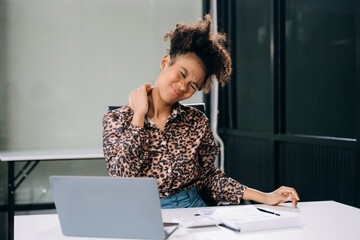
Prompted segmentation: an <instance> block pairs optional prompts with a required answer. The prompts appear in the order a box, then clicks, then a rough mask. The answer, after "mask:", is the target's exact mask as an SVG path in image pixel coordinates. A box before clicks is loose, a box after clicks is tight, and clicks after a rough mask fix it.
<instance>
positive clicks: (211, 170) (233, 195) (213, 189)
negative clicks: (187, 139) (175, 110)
mask: <svg viewBox="0 0 360 240" xmlns="http://www.w3.org/2000/svg"><path fill="white" fill-rule="evenodd" d="M204 128H205V131H204V135H203V137H202V139H201V144H200V146H199V151H198V153H199V158H200V162H201V165H202V168H201V169H202V170H201V176H202V185H203V186H204V187H205V190H206V191H207V192H209V193H210V195H211V197H212V198H213V199H214V200H215V201H217V202H219V201H229V202H231V203H233V204H239V203H240V201H241V199H242V196H243V194H244V191H245V189H246V186H244V185H242V184H241V183H239V182H238V181H236V180H234V179H232V178H229V177H227V176H226V174H225V173H224V172H222V171H221V170H220V169H218V168H216V167H215V165H214V161H215V158H216V157H217V155H218V154H219V148H218V146H216V144H215V141H214V137H213V134H212V131H211V127H210V124H209V121H208V120H206V121H205V126H204Z"/></svg>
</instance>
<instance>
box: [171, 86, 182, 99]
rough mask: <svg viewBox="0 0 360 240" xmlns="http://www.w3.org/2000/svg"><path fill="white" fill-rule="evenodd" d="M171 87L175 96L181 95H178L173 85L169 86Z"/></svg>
mask: <svg viewBox="0 0 360 240" xmlns="http://www.w3.org/2000/svg"><path fill="white" fill-rule="evenodd" d="M171 89H172V90H173V93H174V94H175V95H176V96H177V97H181V95H180V94H179V93H178V92H177V91H176V90H175V89H174V88H173V87H171Z"/></svg>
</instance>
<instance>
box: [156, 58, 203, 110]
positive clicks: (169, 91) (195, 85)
mask: <svg viewBox="0 0 360 240" xmlns="http://www.w3.org/2000/svg"><path fill="white" fill-rule="evenodd" d="M160 67H161V69H162V70H161V72H160V74H159V76H158V78H157V80H156V83H155V86H154V87H157V88H158V89H159V95H160V98H161V100H162V101H164V103H166V104H168V105H171V106H172V105H174V104H175V103H177V102H179V101H183V100H185V99H188V98H190V97H191V96H192V95H194V93H195V92H196V91H197V90H198V89H199V87H200V86H201V85H202V83H203V81H204V78H205V68H204V65H203V63H202V61H201V60H200V58H199V57H197V56H196V55H195V54H194V53H187V54H185V55H180V56H177V57H176V58H175V59H171V58H170V56H169V55H166V56H165V57H164V58H163V59H162V61H161V64H160Z"/></svg>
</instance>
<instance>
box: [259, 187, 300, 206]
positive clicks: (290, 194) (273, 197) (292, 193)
mask: <svg viewBox="0 0 360 240" xmlns="http://www.w3.org/2000/svg"><path fill="white" fill-rule="evenodd" d="M266 195H267V196H266V198H267V200H266V202H265V203H266V204H269V205H279V204H280V203H283V202H288V201H291V202H292V206H293V207H294V208H295V207H296V206H297V203H298V201H299V200H300V198H299V196H298V194H297V192H296V190H295V189H294V188H291V187H284V186H283V187H280V188H278V189H276V190H275V191H273V192H271V193H267V194H266Z"/></svg>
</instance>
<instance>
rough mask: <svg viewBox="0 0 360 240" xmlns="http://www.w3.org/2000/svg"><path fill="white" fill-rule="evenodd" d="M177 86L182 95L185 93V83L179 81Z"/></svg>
mask: <svg viewBox="0 0 360 240" xmlns="http://www.w3.org/2000/svg"><path fill="white" fill-rule="evenodd" d="M179 86H180V88H179V90H180V91H181V93H182V94H183V93H186V92H187V84H186V82H185V81H181V82H180V85H179Z"/></svg>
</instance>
